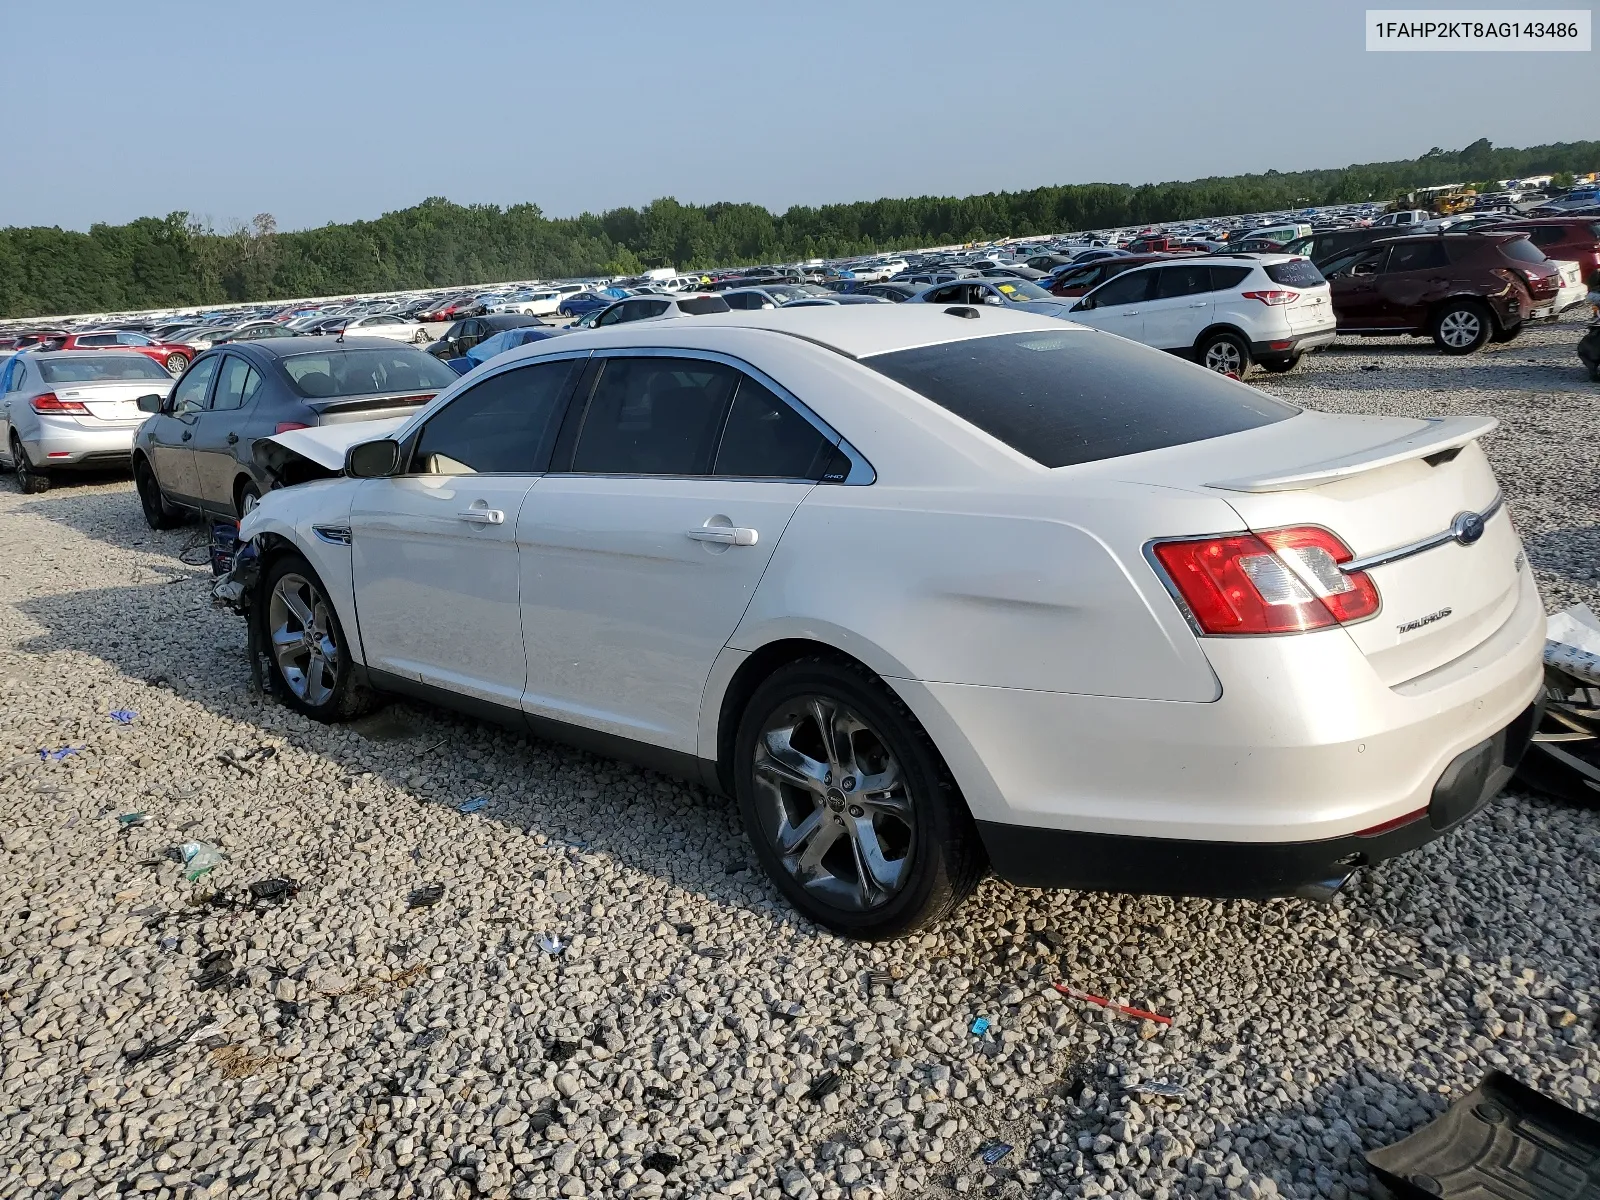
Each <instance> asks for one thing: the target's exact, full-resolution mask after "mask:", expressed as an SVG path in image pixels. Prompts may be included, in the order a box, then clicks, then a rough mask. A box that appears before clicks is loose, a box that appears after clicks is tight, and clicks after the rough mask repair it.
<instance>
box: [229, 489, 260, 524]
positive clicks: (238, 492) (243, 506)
mask: <svg viewBox="0 0 1600 1200" xmlns="http://www.w3.org/2000/svg"><path fill="white" fill-rule="evenodd" d="M260 503H261V489H260V488H258V487H257V486H256V485H255V483H254V482H253V481H251V480H248V479H247V480H245V481H244V483H242V484H240V485H239V486H238V487H236V488H234V492H233V511H234V512H235V514H237V515H238V517H239V519H240V520H241V521H242V520H243V519H244V518H245V517H246V516H247V515H248V514H249V512H250V510H251V509H252V508H254V507H255V506H256V505H258V504H260Z"/></svg>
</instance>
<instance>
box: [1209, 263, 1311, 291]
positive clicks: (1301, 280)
mask: <svg viewBox="0 0 1600 1200" xmlns="http://www.w3.org/2000/svg"><path fill="white" fill-rule="evenodd" d="M1235 269H1237V270H1238V271H1239V278H1238V279H1235V280H1233V281H1232V282H1230V283H1224V284H1221V285H1219V286H1221V287H1235V286H1237V285H1238V284H1239V283H1241V282H1242V281H1243V280H1244V277H1245V276H1246V275H1248V274H1249V270H1248V269H1247V268H1245V267H1239V268H1234V267H1214V268H1212V272H1213V274H1216V273H1220V272H1222V271H1232V270H1235ZM1263 269H1264V270H1265V271H1266V273H1267V278H1268V279H1270V280H1272V282H1273V283H1281V284H1284V285H1285V286H1286V287H1316V286H1317V285H1318V284H1319V283H1327V282H1328V281H1327V280H1326V279H1324V278H1323V277H1322V272H1321V271H1319V270H1317V264H1316V263H1314V262H1312V261H1311V260H1310V259H1309V258H1299V259H1295V260H1294V261H1293V262H1284V263H1273V264H1272V265H1271V266H1269V267H1265V268H1263Z"/></svg>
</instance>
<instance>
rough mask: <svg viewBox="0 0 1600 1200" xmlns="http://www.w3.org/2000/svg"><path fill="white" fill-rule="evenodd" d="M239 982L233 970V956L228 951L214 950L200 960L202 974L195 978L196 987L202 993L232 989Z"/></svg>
mask: <svg viewBox="0 0 1600 1200" xmlns="http://www.w3.org/2000/svg"><path fill="white" fill-rule="evenodd" d="M237 982H238V977H237V976H236V975H235V974H234V970H233V955H232V954H230V953H229V952H228V951H226V950H213V951H212V952H211V953H210V954H208V955H206V956H205V957H204V958H202V959H201V960H200V974H198V975H196V976H195V978H194V984H195V987H196V988H198V989H199V990H200V991H202V992H209V991H211V990H212V989H213V988H219V987H232V986H233V985H234V984H235V983H237Z"/></svg>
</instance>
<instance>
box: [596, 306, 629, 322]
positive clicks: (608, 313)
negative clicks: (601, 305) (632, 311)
mask: <svg viewBox="0 0 1600 1200" xmlns="http://www.w3.org/2000/svg"><path fill="white" fill-rule="evenodd" d="M629 308H630V306H629V305H626V304H617V305H614V306H613V307H611V308H608V309H606V310H605V311H604V312H602V313H601V314H600V315H599V316H598V317H596V318H595V322H594V323H595V324H596V325H616V324H618V323H619V322H622V321H629V320H632V318H631V317H630V316H629V315H628V312H629Z"/></svg>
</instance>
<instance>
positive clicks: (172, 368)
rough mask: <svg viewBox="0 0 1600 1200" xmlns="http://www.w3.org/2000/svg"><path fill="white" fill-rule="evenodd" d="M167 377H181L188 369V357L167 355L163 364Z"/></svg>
mask: <svg viewBox="0 0 1600 1200" xmlns="http://www.w3.org/2000/svg"><path fill="white" fill-rule="evenodd" d="M165 366H166V368H167V374H168V375H173V376H177V375H182V374H183V373H184V372H185V371H186V370H188V369H189V356H188V355H187V354H169V355H167V361H166V363H165Z"/></svg>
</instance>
